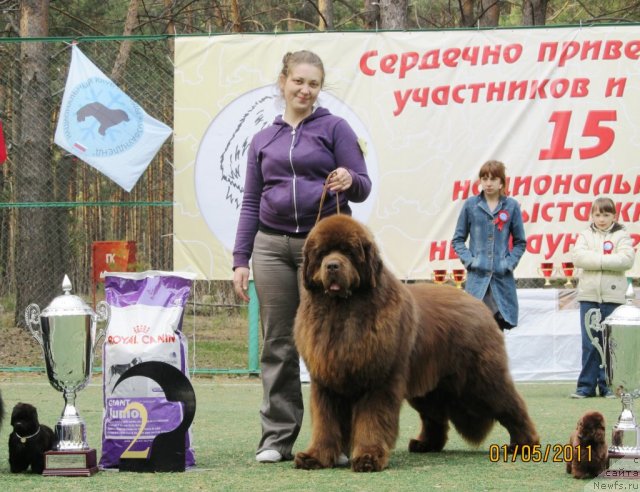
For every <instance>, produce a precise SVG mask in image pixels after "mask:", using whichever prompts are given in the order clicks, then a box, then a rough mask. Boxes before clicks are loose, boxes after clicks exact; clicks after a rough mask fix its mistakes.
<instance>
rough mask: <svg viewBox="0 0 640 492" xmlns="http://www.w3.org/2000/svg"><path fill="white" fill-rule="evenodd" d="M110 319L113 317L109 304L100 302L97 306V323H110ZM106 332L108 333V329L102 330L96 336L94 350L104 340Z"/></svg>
mask: <svg viewBox="0 0 640 492" xmlns="http://www.w3.org/2000/svg"><path fill="white" fill-rule="evenodd" d="M110 317H111V308H110V307H109V304H107V302H106V301H100V302H99V303H98V304H96V321H104V322H108V321H109V318H110ZM105 332H106V327H105V328H100V330H98V333H97V334H96V339H95V341H94V342H93V348H95V347H96V346H97V345H98V343H99V342H100V340H102V338H104V335H105Z"/></svg>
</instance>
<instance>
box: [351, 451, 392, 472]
mask: <svg viewBox="0 0 640 492" xmlns="http://www.w3.org/2000/svg"><path fill="white" fill-rule="evenodd" d="M385 461H386V460H385ZM351 469H352V470H353V471H354V472H359V473H363V472H378V471H382V470H384V469H385V465H383V464H382V463H381V460H380V459H378V457H377V456H374V455H372V454H368V453H367V454H363V455H361V456H358V457H357V458H352V459H351Z"/></svg>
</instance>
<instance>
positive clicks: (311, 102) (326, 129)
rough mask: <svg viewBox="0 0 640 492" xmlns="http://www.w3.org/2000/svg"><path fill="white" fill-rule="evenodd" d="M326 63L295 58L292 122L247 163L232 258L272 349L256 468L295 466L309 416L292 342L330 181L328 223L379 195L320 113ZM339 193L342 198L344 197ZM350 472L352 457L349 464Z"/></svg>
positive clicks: (256, 146) (283, 78) (341, 123)
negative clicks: (305, 264) (309, 251)
mask: <svg viewBox="0 0 640 492" xmlns="http://www.w3.org/2000/svg"><path fill="white" fill-rule="evenodd" d="M324 76H325V73H324V67H323V65H322V60H320V58H319V57H318V56H317V55H316V54H314V53H312V52H310V51H304V50H303V51H296V52H294V53H287V54H286V55H285V56H284V58H283V60H282V71H281V72H280V75H279V77H278V87H279V88H280V92H281V95H282V97H283V99H284V102H285V110H284V114H283V115H281V116H278V117H276V119H275V121H274V122H273V125H272V126H270V127H267V128H265V129H264V130H262V131H260V132H258V133H257V134H256V135H255V136H254V137H253V140H252V141H251V146H250V148H249V153H248V161H247V172H246V180H245V186H244V195H243V199H242V207H241V210H240V219H239V222H238V229H237V231H236V240H235V246H234V249H233V270H234V274H233V283H234V288H235V291H236V293H237V295H238V296H240V297H241V298H242V299H243V300H245V301H248V300H249V298H248V296H247V289H248V284H249V260H250V259H251V261H252V265H253V278H254V281H255V286H256V292H257V294H258V300H259V302H260V319H261V322H262V334H263V340H264V343H263V349H262V356H261V359H260V362H261V373H262V385H263V400H262V405H261V407H260V417H261V422H262V438H261V440H260V443H259V445H258V450H257V453H256V460H257V461H259V462H262V463H274V462H278V461H282V460H290V459H292V458H293V454H292V448H293V444H294V442H295V440H296V437H297V436H298V433H299V431H300V426H301V424H302V415H303V403H302V392H301V387H300V366H299V356H298V353H297V351H296V348H295V345H294V341H293V320H294V317H295V314H296V310H297V308H298V302H299V294H298V269H299V267H300V264H301V262H302V245H303V243H304V240H305V238H306V236H307V234H308V232H309V230H310V229H311V228H312V227H313V225H314V223H315V220H316V216H317V214H318V208H319V205H320V197H321V195H322V190H323V186H324V183H325V179H326V178H327V176H329V175H330V174H331V173H332V172H333V171H335V173H334V174H333V175H332V177H331V178H330V180H329V186H328V188H329V190H330V191H331V192H332V193H328V194H327V198H326V199H325V202H324V205H323V208H322V216H323V217H324V216H327V215H332V214H334V213H336V209H337V202H336V196H338V197H339V199H340V212H341V213H346V214H350V213H351V210H350V208H349V203H348V201H353V202H362V201H364V200H365V199H366V198H367V196H368V195H369V192H370V191H371V180H370V179H369V176H368V174H367V168H366V164H365V161H364V156H363V153H362V150H361V148H360V145H359V143H358V138H357V137H356V135H355V133H354V132H353V130H352V129H351V127H350V126H349V124H348V123H347V122H346V121H345V120H344V119H342V118H339V117H337V116H334V115H332V114H331V113H330V112H329V111H328V110H327V109H324V108H320V107H316V106H315V103H316V100H317V99H318V94H319V93H320V90H321V89H322V86H323V83H324ZM336 192H339V194H338V195H336ZM342 461H343V462H344V464H346V457H343V460H342Z"/></svg>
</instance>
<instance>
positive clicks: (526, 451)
mask: <svg viewBox="0 0 640 492" xmlns="http://www.w3.org/2000/svg"><path fill="white" fill-rule="evenodd" d="M574 458H576V459H577V460H578V461H582V460H587V461H591V446H590V445H588V446H572V445H571V444H523V445H518V444H515V445H514V446H513V448H512V447H511V446H509V445H507V444H502V445H499V444H491V445H490V446H489V461H490V462H491V463H500V462H502V463H507V462H515V461H518V460H519V461H521V462H524V463H549V462H551V463H567V462H571V461H573V459H574Z"/></svg>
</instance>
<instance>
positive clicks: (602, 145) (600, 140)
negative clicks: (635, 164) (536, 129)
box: [538, 110, 617, 160]
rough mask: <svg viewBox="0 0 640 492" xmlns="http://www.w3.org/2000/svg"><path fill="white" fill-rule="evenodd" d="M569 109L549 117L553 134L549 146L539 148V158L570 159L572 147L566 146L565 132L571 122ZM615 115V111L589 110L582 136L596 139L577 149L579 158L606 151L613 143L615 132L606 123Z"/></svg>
mask: <svg viewBox="0 0 640 492" xmlns="http://www.w3.org/2000/svg"><path fill="white" fill-rule="evenodd" d="M571 116H572V114H571V111H554V112H553V113H552V114H551V118H549V122H550V123H553V125H554V126H553V135H552V136H551V146H550V147H549V148H547V149H541V150H540V154H539V156H538V158H539V159H540V160H549V159H556V160H558V159H571V155H572V154H573V149H572V148H570V147H567V134H568V133H569V126H570V124H571ZM616 120H617V115H616V112H615V111H595V110H594V111H589V112H588V113H587V119H586V122H585V124H584V128H583V129H582V136H583V137H591V138H595V139H596V140H597V143H596V144H595V145H593V146H591V147H581V148H580V149H579V155H580V159H593V158H594V157H598V156H600V155H602V154H604V153H605V152H607V151H608V150H609V149H610V148H611V146H612V145H613V141H614V140H615V132H614V131H613V129H612V128H611V127H610V126H607V125H606V122H608V121H616Z"/></svg>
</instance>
